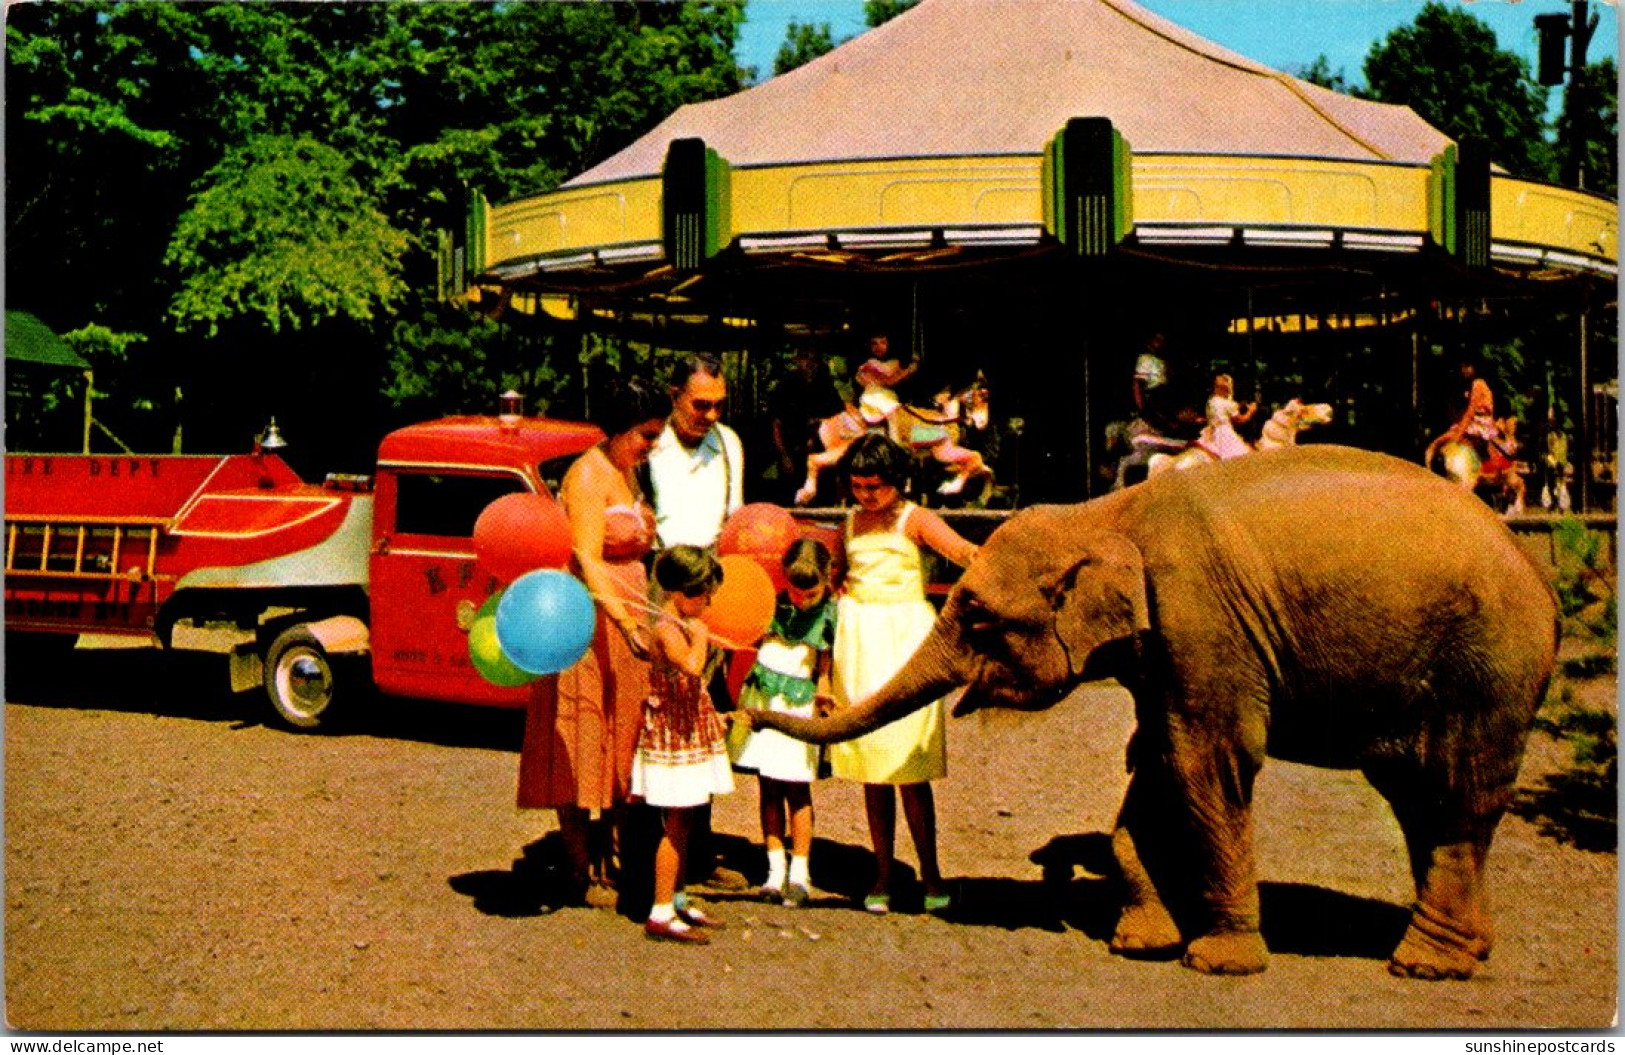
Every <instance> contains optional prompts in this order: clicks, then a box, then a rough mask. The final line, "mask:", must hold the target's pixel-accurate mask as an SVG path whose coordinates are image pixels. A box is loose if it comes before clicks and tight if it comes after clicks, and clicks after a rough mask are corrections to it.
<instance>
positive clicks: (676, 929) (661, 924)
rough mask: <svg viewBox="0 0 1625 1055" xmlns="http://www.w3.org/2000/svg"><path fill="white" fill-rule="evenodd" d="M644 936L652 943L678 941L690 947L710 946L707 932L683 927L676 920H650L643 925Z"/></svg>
mask: <svg viewBox="0 0 1625 1055" xmlns="http://www.w3.org/2000/svg"><path fill="white" fill-rule="evenodd" d="M643 936H644V937H645V938H648V939H649V940H650V941H678V942H684V943H686V944H689V945H709V944H711V939H710V938H708V937H706V935H705V932H704V931H701V930H697V929H695V928H692V927H687V926H683V925H681V924H680V923H679V922H678V921H677V920H675V919H668V920H653V919H652V920H649V921H647V922H646V923H644V924H643Z"/></svg>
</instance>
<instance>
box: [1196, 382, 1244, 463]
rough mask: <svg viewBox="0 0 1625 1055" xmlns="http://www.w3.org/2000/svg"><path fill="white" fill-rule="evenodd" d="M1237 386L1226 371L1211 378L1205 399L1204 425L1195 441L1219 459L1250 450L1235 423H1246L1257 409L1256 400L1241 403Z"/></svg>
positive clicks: (1235, 455) (1238, 455)
mask: <svg viewBox="0 0 1625 1055" xmlns="http://www.w3.org/2000/svg"><path fill="white" fill-rule="evenodd" d="M1235 394H1236V386H1235V382H1234V381H1233V380H1231V377H1230V375H1229V374H1220V375H1219V376H1217V377H1215V378H1214V379H1213V395H1212V397H1211V398H1209V399H1208V401H1207V428H1205V429H1203V430H1202V436H1201V438H1200V439H1199V440H1198V441H1197V442H1198V443H1199V444H1200V445H1201V446H1203V447H1206V448H1207V449H1208V450H1209V451H1211V452H1212V453H1213V454H1215V455H1217V456H1218V457H1219V460H1220V461H1228V460H1229V459H1231V458H1239V457H1241V456H1242V455H1244V454H1251V453H1252V452H1253V449H1252V447H1250V446H1248V444H1247V441H1246V440H1244V439H1242V438H1241V436H1240V435H1238V434H1237V432H1236V426H1237V425H1242V424H1246V423H1247V422H1248V421H1250V420H1251V419H1252V416H1253V413H1254V412H1255V411H1257V410H1258V404H1257V403H1248V404H1247V405H1246V407H1243V406H1242V405H1241V404H1240V403H1237V402H1236V399H1235Z"/></svg>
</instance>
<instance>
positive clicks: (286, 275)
mask: <svg viewBox="0 0 1625 1055" xmlns="http://www.w3.org/2000/svg"><path fill="white" fill-rule="evenodd" d="M405 248H406V236H405V235H403V234H401V233H400V232H399V231H397V230H395V229H394V228H393V227H391V226H390V224H389V221H388V220H387V219H386V218H385V217H384V215H383V214H382V213H381V212H379V210H378V207H377V204H376V202H375V201H374V200H373V198H372V196H371V195H370V194H368V193H367V191H366V190H365V189H363V188H362V186H361V185H360V184H359V183H358V182H356V179H355V177H354V176H352V175H351V174H350V164H349V162H348V161H347V160H346V159H345V157H344V155H343V154H340V153H339V152H338V151H336V150H334V149H333V148H332V147H329V146H326V145H324V144H322V143H318V142H316V141H315V140H313V139H303V138H301V139H294V138H292V137H289V136H259V137H256V138H254V139H252V140H250V141H249V142H248V143H247V145H245V146H244V147H243V148H241V149H240V150H235V151H232V152H231V153H230V154H228V155H227V156H226V157H225V158H224V159H223V160H222V161H221V162H220V164H218V165H216V166H215V167H214V168H213V169H212V170H210V172H209V173H208V175H207V176H206V177H205V186H204V189H203V190H202V191H201V192H199V193H198V195H197V196H196V197H195V198H193V200H192V208H191V209H189V210H188V211H187V212H186V213H185V214H184V215H182V216H181V218H180V221H179V222H178V223H177V224H176V227H175V239H174V241H173V242H172V243H171V244H170V247H169V252H168V253H167V254H165V256H164V262H165V263H166V264H169V265H172V266H173V267H175V268H176V270H177V271H178V272H179V274H180V288H179V289H178V290H177V291H176V293H175V296H174V299H173V300H172V302H171V304H170V316H171V317H172V318H173V319H174V320H175V321H176V323H177V324H178V325H179V326H181V327H182V328H202V329H206V330H207V332H208V333H209V334H210V335H211V336H212V335H213V334H215V333H216V332H217V331H218V329H219V327H220V323H221V322H222V321H226V320H234V319H239V318H245V317H246V318H253V319H257V320H259V321H261V322H263V323H264V324H265V325H266V326H267V327H268V328H269V329H270V330H271V331H272V332H273V333H275V332H280V331H281V329H282V327H283V326H284V325H286V326H289V327H291V328H293V329H295V330H297V329H299V328H301V327H302V326H306V325H310V324H313V323H315V322H317V321H319V320H321V319H324V318H331V317H333V316H345V317H347V318H350V319H354V320H357V321H361V322H366V321H369V320H371V319H372V318H373V317H374V316H375V315H377V314H380V313H382V312H384V311H387V310H388V309H389V308H390V307H391V306H392V305H394V304H395V302H397V301H398V300H399V299H400V298H401V297H402V295H404V293H405V292H406V285H405V282H404V281H403V280H402V278H401V254H402V252H403V251H404V249H405Z"/></svg>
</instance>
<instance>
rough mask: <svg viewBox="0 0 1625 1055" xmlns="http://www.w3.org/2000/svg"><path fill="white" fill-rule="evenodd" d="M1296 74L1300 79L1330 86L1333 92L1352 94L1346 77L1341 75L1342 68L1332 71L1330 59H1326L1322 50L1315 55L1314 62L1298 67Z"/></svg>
mask: <svg viewBox="0 0 1625 1055" xmlns="http://www.w3.org/2000/svg"><path fill="white" fill-rule="evenodd" d="M1297 76H1298V79H1299V80H1301V81H1308V82H1309V83H1310V84H1318V85H1320V86H1321V87H1322V88H1330V89H1331V90H1332V91H1334V92H1342V93H1344V94H1345V95H1351V94H1354V92H1353V87H1352V85H1350V84H1349V82H1348V78H1347V77H1345V76H1344V75H1343V70H1342V69H1341V68H1339V69H1338V70H1337V72H1336V73H1333V72H1332V60H1331V59H1328V58H1327V57H1326V55H1325V53H1324V52H1322V53H1321V54H1319V55H1316V56H1315V61H1314V62H1311V63H1310V64H1309V65H1307V66H1305V67H1303V68H1302V69H1300V70H1299V71H1298V73H1297Z"/></svg>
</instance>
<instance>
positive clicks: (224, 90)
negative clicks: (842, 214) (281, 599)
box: [5, 0, 744, 449]
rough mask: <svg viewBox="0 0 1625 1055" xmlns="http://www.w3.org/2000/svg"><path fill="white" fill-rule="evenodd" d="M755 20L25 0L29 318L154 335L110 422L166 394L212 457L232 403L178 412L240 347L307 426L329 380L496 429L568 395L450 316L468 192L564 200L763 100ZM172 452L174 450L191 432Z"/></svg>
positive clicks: (13, 253)
mask: <svg viewBox="0 0 1625 1055" xmlns="http://www.w3.org/2000/svg"><path fill="white" fill-rule="evenodd" d="M743 16H744V2H743V0H716V2H682V3H679V2H673V0H657V2H648V3H494V4H450V3H435V4H423V3H406V2H383V3H367V4H357V3H258V4H242V3H190V4H171V3H111V2H107V3H102V2H86V3H70V4H18V5H14V6H12V7H11V8H8V10H7V24H6V45H7V47H6V89H7V117H8V119H9V120H8V126H7V147H8V150H9V152H10V156H11V157H12V158H13V159H14V160H15V159H19V158H27V159H28V163H27V164H12V165H8V166H6V175H5V179H6V208H7V214H6V235H7V257H8V262H9V263H10V264H11V266H10V267H8V274H7V283H8V289H7V293H8V298H7V299H8V301H9V302H10V303H13V304H26V305H28V306H29V309H30V310H32V311H34V312H36V313H38V314H40V315H41V316H42V317H44V318H48V319H50V320H51V321H52V323H53V324H54V325H55V326H57V327H58V328H59V329H73V328H74V327H82V326H86V325H88V324H92V323H94V324H97V325H100V326H103V327H106V328H107V329H108V330H109V331H110V332H113V331H116V332H119V333H141V334H146V335H148V336H149V337H150V340H149V341H148V342H147V343H145V344H143V345H141V346H140V347H139V349H138V350H136V351H133V352H131V354H130V355H129V356H128V357H126V358H125V359H124V360H122V361H120V360H118V359H116V358H111V357H110V358H108V359H106V361H104V362H101V363H100V364H99V368H98V373H97V378H96V381H97V388H98V389H99V390H100V391H101V392H102V393H103V394H104V398H101V399H99V400H98V402H97V408H98V409H97V413H98V416H100V415H102V414H103V413H107V414H109V415H113V416H115V417H116V416H117V415H118V414H119V413H120V411H121V410H127V409H129V408H133V407H134V406H135V405H136V404H137V403H142V402H147V401H151V400H154V399H158V398H163V399H165V400H167V403H168V410H169V412H172V413H174V412H178V413H180V414H182V415H189V416H191V419H192V420H191V422H190V424H189V425H188V428H187V430H186V435H187V436H188V437H189V439H190V437H193V436H198V435H203V434H206V432H207V428H206V426H207V425H208V423H209V417H210V415H212V414H216V413H217V412H218V407H217V406H215V405H212V403H211V400H209V399H208V398H203V397H201V396H200V397H198V398H191V397H190V396H189V398H187V399H186V400H185V401H184V402H181V403H179V404H178V405H179V407H180V410H179V411H176V410H175V407H176V405H177V400H176V397H175V395H174V393H175V391H176V386H177V385H178V384H184V385H185V386H186V387H187V389H188V392H189V393H192V394H194V395H195V394H197V393H198V392H199V389H200V388H201V387H202V385H201V380H202V379H200V378H198V376H197V371H198V369H199V368H201V369H204V370H208V369H213V368H214V367H213V366H212V365H211V364H218V363H219V362H221V361H222V360H223V359H224V358H225V356H226V355H244V356H247V355H250V354H252V355H253V356H254V357H255V358H256V359H258V360H259V361H275V362H278V363H279V364H281V365H283V366H284V367H285V369H282V370H278V371H274V372H271V373H270V374H269V375H267V376H265V377H264V378H263V379H262V380H263V385H262V386H261V387H259V388H257V389H256V390H255V392H254V395H255V396H256V398H257V399H258V400H259V401H260V402H263V403H264V404H265V405H264V406H263V407H261V406H258V405H256V406H255V407H254V408H253V409H254V412H256V413H259V412H261V411H264V412H269V413H276V414H278V415H279V420H281V421H283V422H284V423H287V422H289V421H291V420H293V419H292V417H291V416H290V413H289V410H288V407H289V405H290V404H297V403H299V402H301V401H305V402H308V393H309V391H310V390H311V385H312V383H313V382H315V383H317V384H321V385H326V386H334V385H338V384H341V383H342V384H343V385H346V386H350V387H349V389H348V390H347V393H346V396H347V399H346V402H347V403H348V404H349V405H355V406H361V405H368V406H370V405H371V403H372V401H373V400H374V397H375V396H376V394H377V393H378V392H379V391H380V390H384V391H386V392H389V393H392V394H393V396H394V397H396V398H398V399H399V400H404V401H406V402H405V403H397V404H396V409H397V410H402V409H403V408H404V407H405V406H406V405H410V406H411V407H412V408H413V410H414V411H415V412H418V413H438V412H439V409H440V407H439V404H437V402H436V394H437V393H444V394H445V395H446V396H447V400H448V405H449V403H450V402H451V401H453V400H457V401H466V402H463V403H461V404H460V405H466V406H468V407H470V408H474V407H477V408H478V409H488V407H489V406H490V404H489V403H487V402H485V401H484V399H483V395H484V393H485V392H487V391H488V390H492V389H495V390H497V391H500V388H498V387H497V386H499V385H502V384H503V383H504V380H505V379H510V378H519V377H520V376H521V375H523V376H524V379H525V380H526V381H528V382H534V383H538V384H541V385H542V386H543V387H544V388H545V387H547V386H550V385H554V384H555V382H554V381H553V380H549V377H550V376H551V375H549V374H548V372H547V368H545V365H544V364H541V363H539V362H538V363H531V362H524V363H513V362H509V361H508V360H507V359H506V358H504V356H507V355H509V354H510V352H511V354H513V355H532V354H534V355H543V354H552V353H551V352H548V350H547V348H545V347H543V346H542V344H536V346H535V347H532V346H531V345H529V344H526V343H525V342H523V341H520V340H518V339H515V338H509V337H507V336H502V337H499V338H493V337H491V333H492V332H497V333H503V332H505V330H506V327H501V326H496V327H486V326H477V327H473V328H472V330H471V327H470V326H469V325H468V324H467V322H466V321H464V320H460V319H458V318H454V317H453V316H452V314H451V313H442V312H439V311H438V310H437V309H434V308H432V307H429V306H427V304H426V301H427V299H428V298H429V297H430V296H432V292H433V291H432V286H433V281H432V276H433V273H434V272H433V256H432V252H431V250H432V248H433V247H432V245H431V244H430V238H431V237H432V232H433V231H434V230H435V229H436V228H444V227H452V226H455V225H457V224H460V223H461V222H462V208H463V188H464V187H465V186H473V187H478V188H480V189H481V190H482V191H483V192H484V193H485V194H486V195H487V197H488V198H490V199H491V200H492V201H502V200H506V199H509V198H513V197H517V196H522V195H530V194H537V193H541V192H544V191H547V190H551V189H552V188H553V187H555V186H557V185H558V184H559V183H560V182H561V181H562V180H563V179H565V178H567V177H568V176H569V175H571V174H572V173H575V172H580V171H582V170H583V169H585V168H587V167H588V166H590V165H592V164H594V163H596V162H598V161H600V160H602V159H603V158H605V157H607V156H609V155H610V154H612V153H614V152H615V151H617V150H620V149H621V148H622V147H624V146H626V145H627V144H628V143H630V142H631V141H632V140H633V139H635V138H636V137H637V136H639V135H641V134H642V133H644V132H645V131H647V130H648V129H649V128H650V127H652V126H653V125H654V124H655V123H657V122H658V121H660V120H661V119H662V118H664V117H665V116H666V115H667V114H669V113H670V112H671V111H672V110H673V109H675V108H676V107H678V106H681V105H683V104H685V103H690V102H698V101H702V100H705V99H711V98H716V97H718V96H720V95H725V94H727V93H729V92H732V91H735V90H737V89H738V88H739V87H740V84H741V73H740V70H739V68H738V66H737V64H736V62H735V61H734V59H733V48H734V42H735V38H736V36H737V32H738V27H739V25H740V24H741V23H742V21H743ZM165 261H167V262H168V266H164V265H165ZM397 316H399V317H400V319H405V320H410V324H409V325H408V324H402V323H401V322H400V319H398V318H397ZM177 327H179V329H180V331H181V332H177ZM442 328H443V329H444V331H445V332H444V333H442V334H440V335H438V336H436V335H435V334H433V333H432V332H431V331H434V330H438V329H442ZM209 333H218V334H220V335H226V334H229V335H230V337H231V341H230V344H229V345H226V344H225V343H224V340H223V336H222V338H219V339H217V341H218V343H215V344H210V343H208V342H206V340H205V338H204V337H203V336H202V335H205V334H209ZM492 340H496V341H497V344H498V346H499V353H498V354H493V355H490V356H487V357H485V358H475V357H470V356H468V354H467V352H468V348H469V346H470V345H471V344H480V345H481V346H482V347H484V346H485V345H486V344H488V343H489V342H490V341H492ZM543 343H545V342H543ZM318 349H319V351H318ZM501 349H506V350H501ZM435 357H440V358H438V359H437V358H435ZM390 364H394V365H393V367H391V365H390ZM482 369H485V370H490V371H492V373H491V375H490V376H488V377H482V378H474V377H472V376H470V377H469V378H468V380H467V382H466V385H464V386H463V387H459V384H458V383H453V379H454V378H455V377H456V376H458V374H459V372H462V373H468V372H469V371H473V372H475V373H478V371H480V370H482ZM414 373H417V374H421V376H417V377H415V378H414V377H412V376H409V375H412V374H414ZM558 376H559V378H561V379H563V378H565V375H564V374H562V373H561V374H559V375H558ZM557 383H558V384H563V383H564V382H563V380H560V381H558V382H557ZM165 392H167V393H169V394H168V395H167V396H164V395H163V393H165ZM241 412H242V413H245V414H246V413H247V411H246V410H242V411H241ZM262 423H263V422H261V424H262ZM325 425H326V427H327V428H330V429H332V430H335V433H336V432H338V431H341V430H344V429H349V430H352V431H354V430H357V429H360V428H362V427H364V418H363V417H362V416H356V417H350V416H345V415H338V416H335V417H334V418H333V419H332V420H331V421H325ZM115 427H119V426H117V425H115ZM120 431H121V433H122V431H123V430H122V428H121V429H120ZM137 431H139V430H137ZM157 432H158V433H161V434H162V435H163V436H164V437H165V441H164V444H163V449H169V442H168V437H169V436H171V435H173V434H174V432H175V429H174V428H173V427H166V428H164V429H162V430H157ZM368 439H369V442H370V441H371V440H375V439H376V437H369V438H368ZM301 442H303V443H306V444H309V445H312V446H321V445H324V444H327V443H329V442H332V438H331V437H327V436H322V435H309V434H307V435H306V436H305V437H304V438H303V439H302V441H301ZM75 445H77V442H76V443H75Z"/></svg>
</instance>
